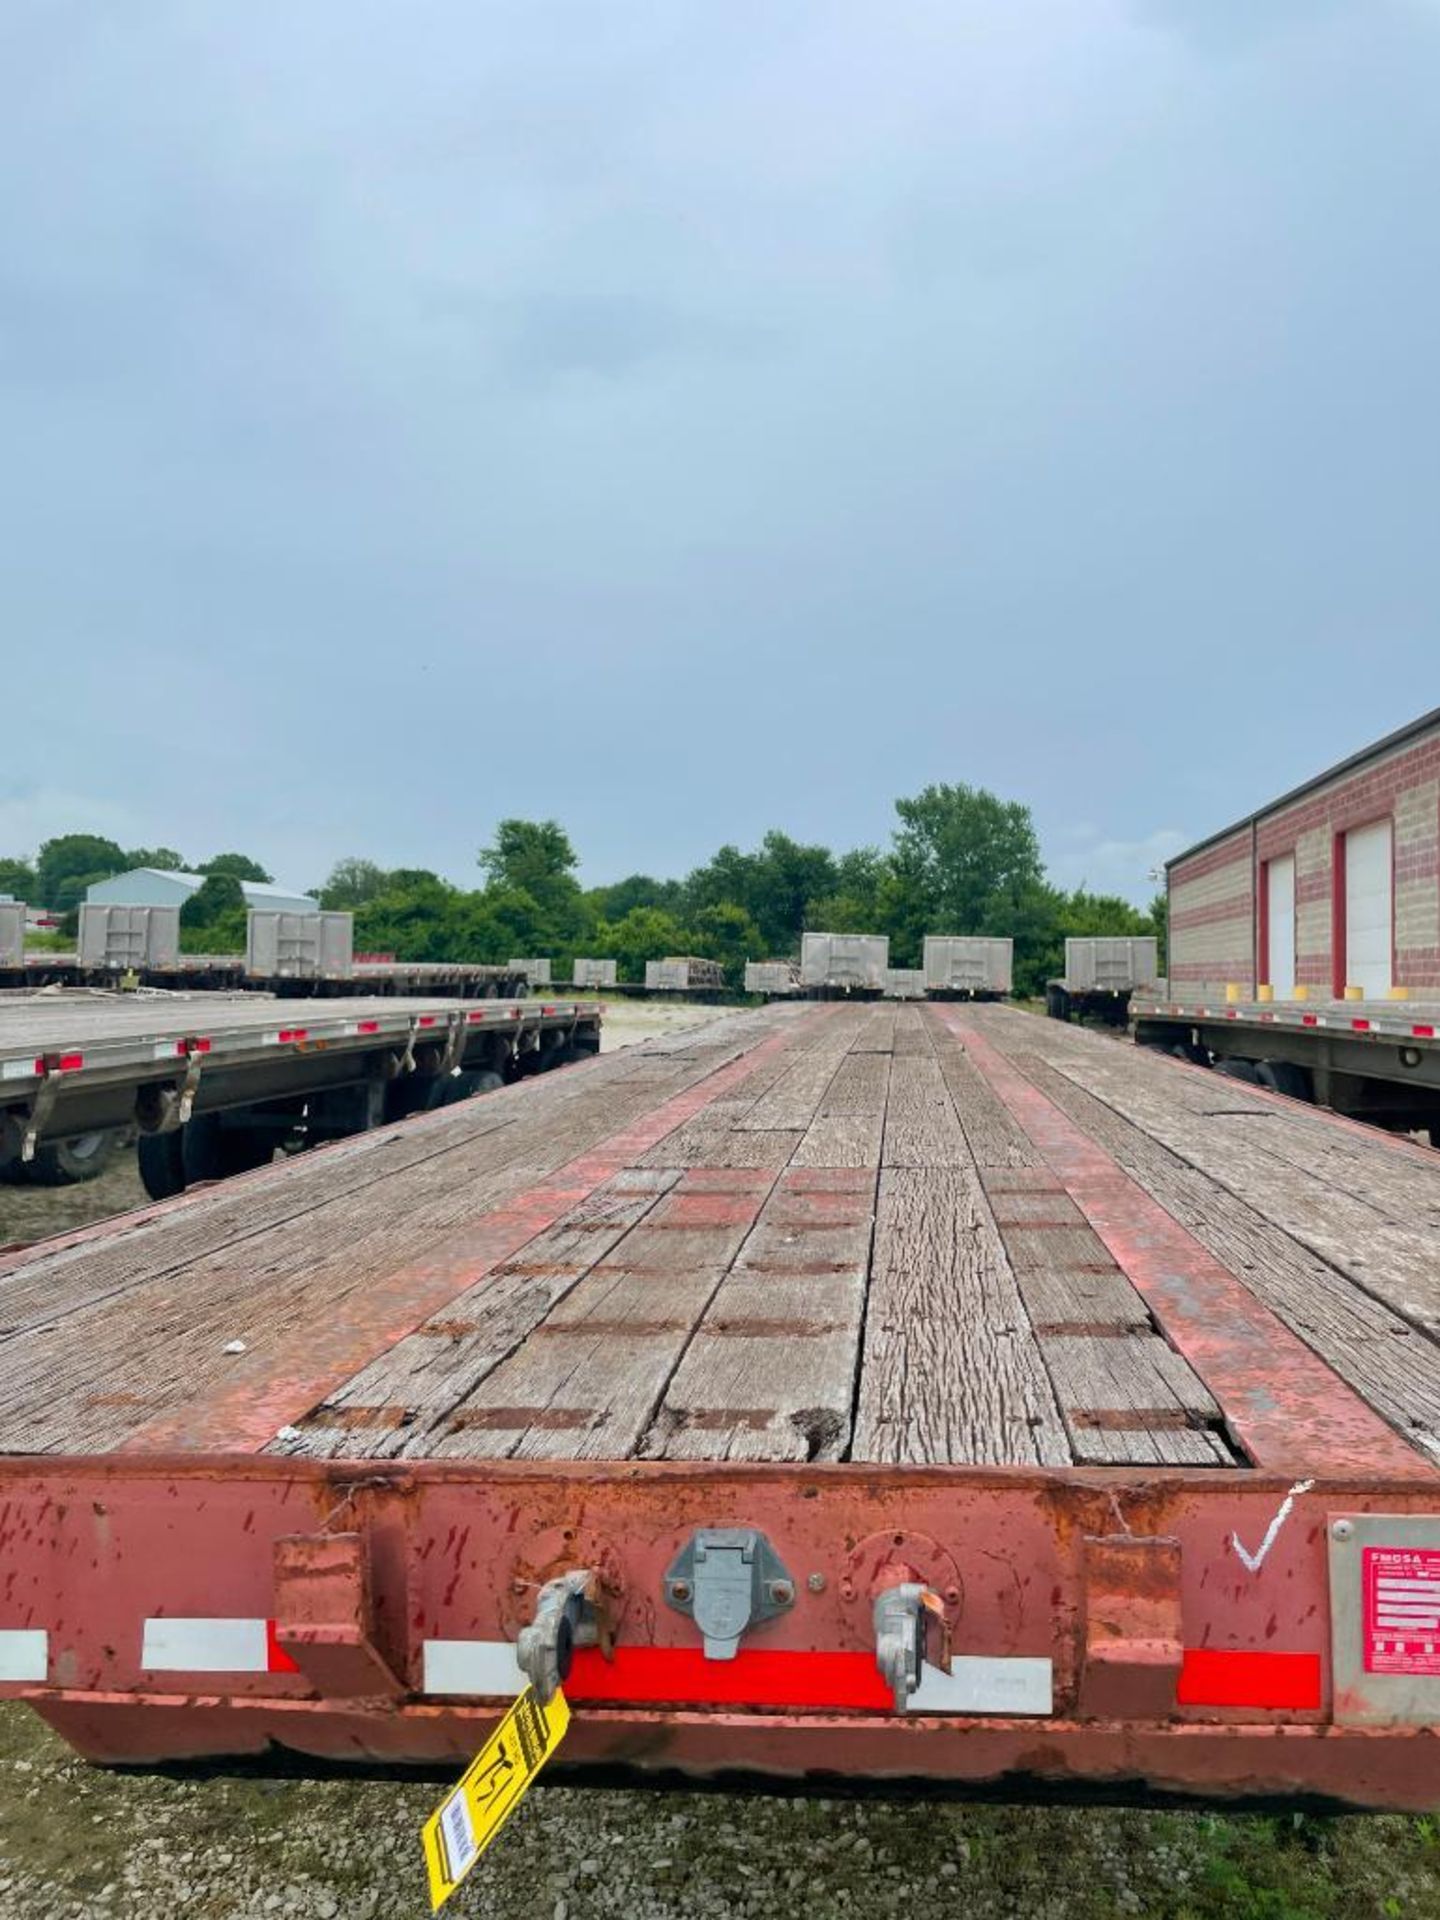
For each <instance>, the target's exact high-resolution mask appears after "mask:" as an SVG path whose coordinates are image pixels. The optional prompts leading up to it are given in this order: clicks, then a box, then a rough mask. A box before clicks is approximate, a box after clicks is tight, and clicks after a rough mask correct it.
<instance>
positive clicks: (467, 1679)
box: [421, 1640, 526, 1700]
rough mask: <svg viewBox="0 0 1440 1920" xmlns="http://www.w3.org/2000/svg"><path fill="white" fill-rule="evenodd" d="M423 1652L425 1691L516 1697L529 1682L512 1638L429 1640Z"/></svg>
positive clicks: (503, 1697)
mask: <svg viewBox="0 0 1440 1920" xmlns="http://www.w3.org/2000/svg"><path fill="white" fill-rule="evenodd" d="M421 1652H422V1655H423V1658H424V1680H423V1682H422V1684H423V1686H424V1690H425V1692H426V1693H483V1694H488V1695H491V1696H493V1697H494V1698H495V1699H499V1700H513V1699H514V1697H515V1695H516V1694H517V1693H519V1692H520V1691H521V1690H522V1689H523V1688H524V1686H525V1684H526V1680H525V1675H524V1674H523V1673H522V1672H521V1671H520V1663H519V1661H517V1660H516V1658H515V1648H514V1646H513V1644H512V1643H511V1642H510V1641H509V1640H427V1641H426V1642H425V1645H424V1647H423V1648H422V1649H421Z"/></svg>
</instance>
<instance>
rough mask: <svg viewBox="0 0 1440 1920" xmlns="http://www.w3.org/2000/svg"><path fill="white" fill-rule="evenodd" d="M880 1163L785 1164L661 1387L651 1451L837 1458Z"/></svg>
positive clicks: (844, 1431) (709, 1456)
mask: <svg viewBox="0 0 1440 1920" xmlns="http://www.w3.org/2000/svg"><path fill="white" fill-rule="evenodd" d="M825 1124H826V1123H825V1122H824V1121H816V1123H815V1128H819V1127H823V1126H824V1125H825ZM814 1131H815V1129H814V1128H812V1133H813V1132H814ZM808 1137H809V1136H807V1138H808ZM878 1144H879V1143H878V1137H877V1138H876V1141H875V1145H876V1147H877V1149H878ZM875 1164H876V1163H875V1162H874V1161H872V1162H871V1165H870V1167H869V1168H866V1169H862V1170H859V1171H857V1172H855V1173H854V1174H850V1175H844V1174H841V1175H838V1176H837V1174H835V1173H833V1172H831V1173H828V1174H827V1173H826V1172H825V1171H823V1170H813V1171H812V1170H810V1169H808V1168H805V1169H800V1168H796V1167H793V1166H792V1167H791V1168H790V1170H789V1171H787V1172H785V1173H783V1174H782V1175H781V1176H780V1179H779V1181H778V1182H777V1183H776V1186H775V1188H774V1191H773V1192H772V1193H771V1195H770V1196H769V1198H768V1199H767V1201H766V1204H765V1207H764V1209H763V1210H762V1211H761V1213H760V1215H759V1217H758V1218H757V1220H756V1223H755V1225H754V1227H753V1228H752V1230H751V1232H750V1233H749V1235H748V1236H747V1238H746V1240H745V1244H744V1246H743V1247H742V1248H741V1250H740V1252H739V1254H738V1256H737V1257H736V1259H735V1262H734V1264H733V1266H732V1267H731V1270H730V1272H729V1273H728V1274H727V1275H726V1276H725V1278H724V1280H723V1281H722V1282H721V1284H720V1286H719V1287H718V1288H717V1290H716V1292H715V1296H714V1298H713V1300H712V1301H711V1303H710V1306H709V1308H708V1309H707V1311H706V1314H705V1317H704V1320H703V1321H702V1322H701V1324H700V1326H699V1328H698V1329H697V1330H696V1333H695V1337H694V1339H693V1340H692V1341H691V1343H690V1345H689V1347H688V1348H687V1350H686V1352H685V1355H684V1358H683V1359H682V1360H681V1362H680V1365H679V1366H678V1368H677V1369H676V1372H675V1377H674V1378H673V1379H672V1380H671V1382H670V1384H669V1387H668V1388H667V1390H666V1393H665V1398H664V1401H663V1403H662V1405H661V1407H660V1409H659V1412H658V1414H657V1416H656V1419H655V1423H654V1426H653V1427H652V1429H651V1431H650V1433H649V1434H648V1435H647V1436H646V1440H645V1444H644V1448H643V1451H644V1452H645V1454H646V1455H647V1456H649V1457H651V1458H655V1459H670V1460H680V1459H684V1460H745V1459H771V1460H773V1459H785V1460H814V1459H838V1458H839V1457H841V1455H842V1454H843V1453H844V1451H845V1449H846V1447H847V1446H848V1444H849V1439H850V1409H851V1403H852V1400H853V1397H854V1379H855V1368H856V1364H857V1360H858V1355H859V1346H860V1325H861V1318H862V1315H863V1312H864V1305H865V1287H866V1275H867V1270H868V1266H869V1257H870V1236H871V1229H872V1225H873V1221H874V1208H875V1199H874V1186H875Z"/></svg>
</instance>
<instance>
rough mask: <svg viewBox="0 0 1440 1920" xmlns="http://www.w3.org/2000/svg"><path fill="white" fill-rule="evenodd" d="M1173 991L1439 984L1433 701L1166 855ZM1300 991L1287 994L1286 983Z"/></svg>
mask: <svg viewBox="0 0 1440 1920" xmlns="http://www.w3.org/2000/svg"><path fill="white" fill-rule="evenodd" d="M1166 873H1167V879H1168V884H1169V901H1170V979H1171V981H1172V982H1173V983H1174V987H1175V991H1176V992H1177V993H1184V994H1185V995H1186V996H1187V997H1189V996H1191V995H1193V994H1195V993H1197V992H1198V993H1202V994H1207V995H1211V994H1213V995H1216V996H1219V995H1222V994H1223V993H1224V990H1225V988H1226V986H1227V985H1230V984H1235V985H1238V986H1239V987H1240V988H1241V990H1242V992H1243V993H1244V994H1245V995H1246V996H1247V997H1248V996H1249V995H1251V994H1253V992H1254V989H1255V987H1256V985H1257V983H1258V984H1265V985H1268V986H1270V987H1272V988H1273V990H1274V993H1275V997H1276V999H1277V1000H1283V999H1287V998H1295V997H1306V996H1308V997H1309V998H1311V999H1324V998H1330V997H1333V998H1336V999H1338V998H1340V997H1342V996H1343V995H1344V993H1345V990H1346V988H1347V987H1348V988H1351V989H1355V988H1358V989H1360V991H1361V993H1362V995H1363V996H1364V997H1365V998H1366V999H1372V1000H1373V999H1384V998H1386V997H1387V996H1389V995H1390V994H1391V993H1392V992H1394V991H1395V990H1396V989H1402V988H1403V989H1405V990H1406V991H1408V992H1409V993H1411V994H1416V995H1434V994H1436V993H1440V709H1436V710H1435V711H1434V712H1431V713H1427V714H1425V715H1424V716H1423V717H1422V718H1420V719H1418V720H1415V721H1413V722H1412V723H1411V724H1410V725H1409V726H1407V727H1402V728H1401V729H1400V731H1399V732H1397V733H1392V734H1390V735H1389V736H1388V737H1387V738H1386V739H1384V740H1380V741H1377V742H1376V744H1375V745H1374V746H1372V747H1367V748H1365V749H1364V751H1363V752H1361V753H1357V754H1355V755H1353V756H1352V757H1351V758H1350V759H1348V760H1345V761H1342V762H1341V764H1340V765H1339V766H1337V767H1332V768H1331V769H1330V770H1329V771H1328V772H1327V773H1322V774H1319V775H1317V776H1316V778H1315V779H1313V780H1309V781H1307V782H1306V783H1305V785H1304V786H1301V787H1297V788H1295V790H1294V791H1293V792H1291V793H1287V794H1285V795H1283V796H1282V797H1281V798H1280V799H1279V800H1276V801H1274V802H1272V803H1271V805H1269V806H1268V807H1263V808H1262V809H1261V810H1260V811H1259V812H1258V813H1255V814H1252V815H1251V816H1250V818H1249V819H1247V820H1242V821H1240V822H1239V823H1238V824H1237V825H1235V826H1232V827H1226V828H1225V829H1224V831H1223V832H1221V833H1217V834H1214V835H1212V836H1211V837H1210V838H1209V839H1208V840H1202V841H1201V842H1200V843H1199V845H1198V846H1194V847H1191V848H1190V849H1189V850H1188V851H1187V852H1185V853H1182V854H1178V855H1177V856H1176V857H1175V859H1173V860H1171V861H1170V862H1169V863H1168V866H1167V868H1166ZM1297 987H1298V988H1301V989H1303V994H1302V995H1300V996H1297V995H1296V988H1297Z"/></svg>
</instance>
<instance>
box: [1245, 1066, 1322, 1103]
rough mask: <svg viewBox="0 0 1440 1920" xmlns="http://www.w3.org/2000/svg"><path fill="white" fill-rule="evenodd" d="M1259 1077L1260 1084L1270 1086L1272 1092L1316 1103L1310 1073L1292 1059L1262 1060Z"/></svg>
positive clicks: (1290, 1098) (1289, 1098)
mask: <svg viewBox="0 0 1440 1920" xmlns="http://www.w3.org/2000/svg"><path fill="white" fill-rule="evenodd" d="M1258 1077H1259V1081H1260V1085H1261V1086H1262V1087H1269V1089H1270V1091H1271V1092H1272V1093H1283V1094H1284V1095H1285V1097H1286V1099H1287V1100H1305V1101H1309V1102H1310V1103H1311V1104H1312V1105H1313V1104H1314V1100H1315V1089H1314V1087H1313V1086H1312V1084H1311V1081H1310V1075H1309V1074H1308V1073H1307V1072H1306V1070H1305V1068H1304V1067H1297V1066H1296V1065H1295V1063H1294V1062H1293V1061H1291V1060H1262V1061H1260V1063H1259V1070H1258Z"/></svg>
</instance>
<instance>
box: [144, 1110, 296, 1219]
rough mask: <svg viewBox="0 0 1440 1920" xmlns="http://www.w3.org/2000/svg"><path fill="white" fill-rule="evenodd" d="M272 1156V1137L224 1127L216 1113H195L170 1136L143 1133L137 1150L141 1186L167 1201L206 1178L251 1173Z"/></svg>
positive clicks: (151, 1195) (245, 1129)
mask: <svg viewBox="0 0 1440 1920" xmlns="http://www.w3.org/2000/svg"><path fill="white" fill-rule="evenodd" d="M274 1157H275V1139H274V1136H273V1134H269V1133H266V1132H264V1131H262V1130H261V1129H258V1128H256V1129H251V1128H248V1127H224V1126H222V1125H221V1123H220V1116H219V1114H218V1113H198V1114H196V1115H194V1116H193V1118H191V1119H189V1120H187V1121H186V1122H185V1125H184V1126H183V1127H177V1128H174V1129H173V1130H172V1131H171V1132H169V1133H142V1134H141V1136H140V1141H139V1146H138V1148H137V1152H136V1158H137V1159H138V1160H139V1163H140V1180H141V1184H142V1185H143V1186H144V1188H145V1191H146V1193H148V1194H149V1196H150V1198H151V1199H152V1200H171V1199H173V1198H174V1197H175V1195H176V1194H177V1193H184V1191H185V1189H186V1188H187V1187H196V1186H199V1185H200V1183H201V1182H202V1181H204V1180H228V1179H230V1177H231V1176H232V1175H233V1174H237V1173H251V1172H253V1171H254V1169H255V1168H256V1167H265V1166H268V1165H269V1164H270V1162H271V1161H272V1160H273V1159H274Z"/></svg>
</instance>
